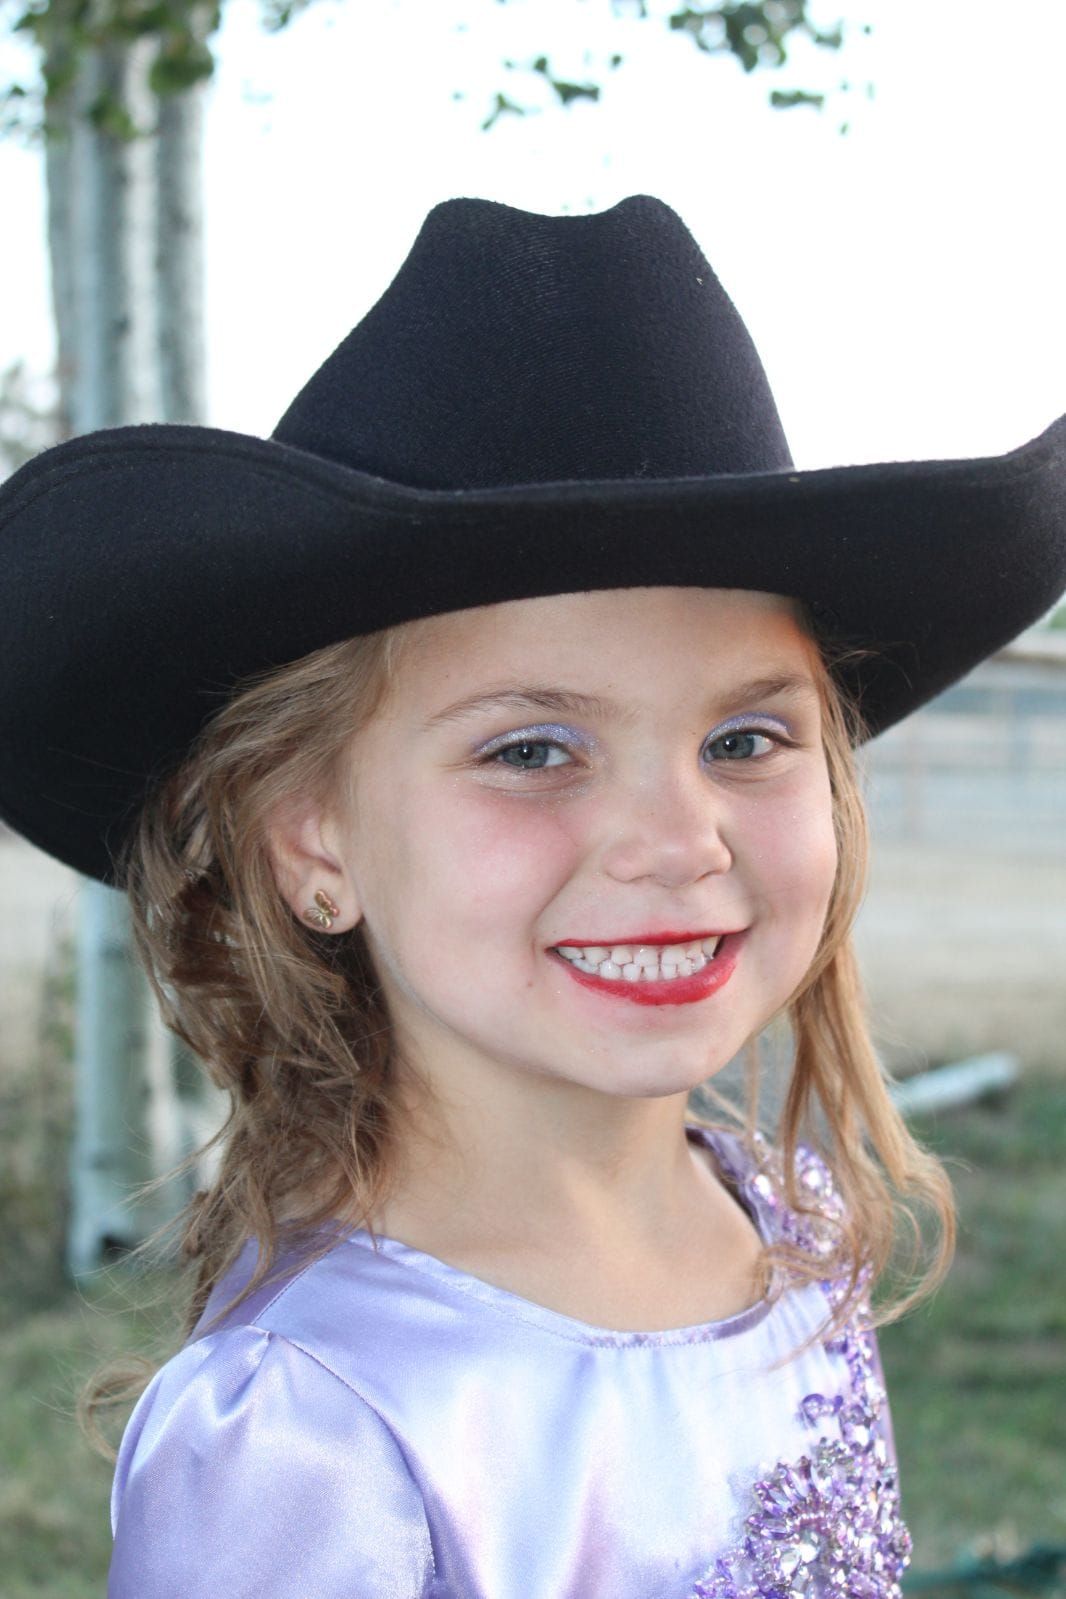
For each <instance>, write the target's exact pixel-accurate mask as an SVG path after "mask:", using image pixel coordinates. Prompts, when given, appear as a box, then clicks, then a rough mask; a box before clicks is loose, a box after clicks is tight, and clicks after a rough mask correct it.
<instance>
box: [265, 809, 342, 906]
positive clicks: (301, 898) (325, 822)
mask: <svg viewBox="0 0 1066 1599" xmlns="http://www.w3.org/2000/svg"><path fill="white" fill-rule="evenodd" d="M340 845H341V834H340V830H339V828H338V826H337V824H336V822H335V821H334V819H333V818H332V817H330V816H329V815H328V814H326V813H325V812H324V811H323V810H322V808H321V807H320V806H317V805H314V804H310V803H305V804H302V805H297V804H292V805H289V806H287V807H285V808H284V809H281V810H279V811H277V812H275V814H274V816H273V817H272V819H271V821H270V822H269V823H268V826H267V853H268V855H269V857H270V864H271V867H272V869H273V872H274V880H275V882H276V883H277V885H278V892H279V893H280V894H281V896H282V898H283V899H284V900H285V902H286V904H287V905H288V907H289V909H290V910H291V911H292V913H293V915H294V916H295V917H296V919H297V921H299V922H302V923H304V925H305V926H309V925H313V922H312V921H311V919H310V918H309V917H308V916H307V915H306V914H305V913H306V912H307V911H308V910H313V909H314V908H315V894H316V893H318V892H320V891H323V890H324V891H325V893H326V894H328V895H329V897H330V899H331V900H332V901H333V903H334V904H335V905H337V906H338V907H339V909H340V914H339V915H338V916H337V917H335V918H334V921H333V925H332V927H331V928H330V929H329V931H330V932H333V933H346V932H348V930H349V929H350V928H352V927H355V926H356V924H357V923H358V922H360V921H361V920H362V917H363V909H362V905H361V904H360V903H359V896H358V892H357V889H356V886H355V880H354V878H353V876H352V873H351V871H350V869H349V867H348V865H347V863H346V861H345V858H344V855H343V853H342V851H341V848H340Z"/></svg>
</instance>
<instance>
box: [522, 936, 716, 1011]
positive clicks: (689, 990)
mask: <svg viewBox="0 0 1066 1599" xmlns="http://www.w3.org/2000/svg"><path fill="white" fill-rule="evenodd" d="M717 936H718V935H717V934H714V933H694V934H683V935H681V936H680V937H675V936H674V935H670V936H668V937H665V938H664V937H663V935H662V934H659V935H658V936H657V937H655V938H646V939H643V940H641V939H636V938H632V939H627V940H626V942H627V943H632V944H636V943H641V942H643V943H646V944H660V943H678V944H680V943H682V942H690V941H691V939H692V938H714V937H717ZM743 941H744V932H743V931H742V932H739V933H725V934H723V935H722V937H721V941H720V943H719V945H718V948H717V950H716V951H715V953H714V956H713V957H712V959H710V960H709V961H708V962H707V964H706V966H703V967H701V969H700V970H699V971H698V972H693V973H692V975H691V977H664V978H662V979H661V980H660V981H658V982H648V981H646V980H645V979H643V978H642V979H641V980H640V981H639V982H636V983H631V982H629V981H628V979H626V978H624V977H600V976H598V975H597V974H596V973H595V972H582V971H579V970H578V968H577V967H576V966H575V965H574V964H573V962H572V961H568V960H567V959H566V957H565V955H554V956H553V959H554V960H556V961H557V962H558V963H559V965H560V966H564V967H565V968H566V970H567V971H568V972H569V974H570V976H571V977H572V978H573V980H574V982H575V983H579V984H580V985H581V987H582V988H587V989H589V990H590V991H591V992H592V993H594V994H602V995H603V996H604V998H607V999H619V1000H624V1001H627V1002H628V1003H629V1004H630V1005H692V1004H695V1003H696V1002H697V1001H698V1000H701V999H707V998H709V996H710V995H711V994H714V993H716V992H717V991H718V989H720V988H721V987H722V986H723V984H725V983H727V982H728V981H729V979H730V978H731V977H732V975H733V972H734V969H735V968H736V964H737V956H738V955H739V953H740V947H741V945H742V943H743ZM589 942H590V943H591V940H589ZM604 942H605V943H606V940H605V941H604ZM617 942H619V943H620V942H621V940H618V941H617ZM560 947H562V946H560V945H558V944H557V945H554V946H553V948H555V949H558V948H560ZM566 947H570V940H569V939H568V940H567V941H566ZM578 947H579V948H587V947H588V945H587V944H586V945H579V946H578ZM549 953H551V952H550V951H549Z"/></svg>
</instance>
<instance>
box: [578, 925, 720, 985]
mask: <svg viewBox="0 0 1066 1599" xmlns="http://www.w3.org/2000/svg"><path fill="white" fill-rule="evenodd" d="M725 936H726V935H725V933H712V934H710V935H709V936H707V937H706V938H696V939H690V940H687V941H686V942H684V943H677V944H613V945H608V944H585V945H581V944H556V945H555V946H554V953H555V954H556V955H561V956H562V958H563V959H564V960H566V961H569V963H570V964H571V965H572V966H574V967H576V969H577V970H578V971H579V972H586V973H588V974H589V975H590V976H596V977H604V978H607V979H608V981H611V980H614V981H617V982H622V983H649V982H651V983H660V982H669V981H670V980H671V979H677V978H682V977H692V976H694V975H695V973H696V972H700V971H702V970H703V968H704V967H705V966H706V965H707V964H708V962H709V961H712V960H713V959H714V956H715V954H716V952H717V950H718V946H719V944H720V943H721V942H722V939H723V938H725Z"/></svg>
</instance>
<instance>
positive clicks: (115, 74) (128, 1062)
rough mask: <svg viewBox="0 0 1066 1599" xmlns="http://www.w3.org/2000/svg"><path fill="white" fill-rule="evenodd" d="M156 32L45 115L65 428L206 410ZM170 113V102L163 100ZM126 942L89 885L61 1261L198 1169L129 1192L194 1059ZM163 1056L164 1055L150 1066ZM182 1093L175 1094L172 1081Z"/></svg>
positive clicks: (189, 255)
mask: <svg viewBox="0 0 1066 1599" xmlns="http://www.w3.org/2000/svg"><path fill="white" fill-rule="evenodd" d="M151 49H152V45H151V43H150V41H148V40H143V41H139V42H137V43H135V44H133V45H122V46H119V45H107V46H104V47H100V48H97V49H94V50H91V51H88V52H87V53H86V55H85V58H84V59H83V62H82V64H81V67H80V70H79V73H78V77H77V80H76V81H75V83H74V85H73V86H72V88H71V90H70V91H69V93H68V95H67V97H66V98H67V102H68V103H67V104H66V105H60V104H57V105H56V106H54V107H50V108H49V120H50V122H52V123H53V125H54V126H56V128H57V130H59V131H60V132H62V131H63V130H65V131H66V134H67V137H66V138H65V139H64V138H62V137H57V138H53V139H51V140H50V141H49V145H48V150H47V155H46V162H47V167H46V170H47V180H48V198H49V225H48V227H49V249H50V255H51V267H52V289H53V301H54V306H55V314H56V327H57V338H58V350H59V380H60V391H61V408H62V414H63V416H64V418H65V423H66V426H65V431H66V432H67V433H69V434H81V433H87V432H91V431H92V430H94V429H97V428H106V427H118V426H122V425H125V424H129V423H136V422H148V421H174V420H181V421H198V420H201V419H202V414H203V358H202V346H203V329H202V291H201V282H202V271H203V267H202V248H201V229H200V220H199V215H200V213H199V208H200V183H199V180H200V158H199V145H200V137H201V107H200V94H199V92H198V91H196V90H193V91H189V92H186V93H185V94H182V95H181V96H178V97H174V98H172V99H168V100H167V101H165V102H162V103H160V102H159V101H158V100H157V98H156V96H155V95H154V94H153V93H152V91H151V89H150V87H149V83H148V71H149V66H150V59H151V54H150V52H151ZM105 90H106V91H109V92H110V93H111V94H112V95H114V97H115V99H116V101H117V102H118V103H119V104H120V105H121V106H124V107H125V108H126V109H127V110H128V111H129V113H130V115H131V116H132V118H133V121H134V123H135V124H136V126H137V127H138V128H141V129H145V128H150V129H153V130H154V131H153V132H151V133H150V134H149V136H147V137H141V138H136V139H133V140H126V139H123V138H121V137H118V136H117V135H115V134H114V133H111V132H107V131H104V130H102V129H101V128H99V127H97V126H95V125H94V124H93V122H92V121H91V120H90V118H89V117H88V115H87V113H88V108H89V107H90V106H91V105H92V104H93V103H94V102H95V101H96V100H97V98H98V96H99V95H100V94H101V92H103V91H105ZM161 113H162V114H161ZM172 1044H173V1040H171V1038H170V1035H169V1034H165V1033H164V1032H163V1030H162V1024H161V1022H160V1021H159V1019H158V1016H157V1013H156V1010H155V1005H154V1002H153V1000H152V997H151V993H150V989H149V987H148V983H147V980H146V979H145V977H144V974H143V973H142V972H141V970H140V968H139V966H138V965H137V964H136V962H135V960H134V957H133V953H132V937H131V931H130V922H129V911H128V906H127V903H126V900H125V897H124V896H123V895H122V894H121V893H119V892H118V891H116V890H114V889H110V888H105V887H103V885H101V884H98V883H95V882H89V881H86V882H85V883H84V884H83V885H82V889H81V896H80V905H79V927H78V1025H77V1043H76V1052H75V1071H76V1092H75V1102H76V1130H75V1138H74V1148H73V1151H72V1170H71V1186H72V1193H71V1220H70V1227H69V1233H68V1269H69V1270H70V1272H71V1275H72V1276H74V1277H75V1278H78V1277H81V1276H84V1275H85V1274H87V1273H89V1272H91V1271H93V1270H94V1269H95V1268H96V1267H97V1266H98V1265H99V1264H100V1262H101V1260H102V1259H103V1258H105V1257H106V1256H107V1254H108V1253H109V1252H110V1251H111V1250H112V1249H114V1248H116V1247H117V1248H126V1247H129V1246H131V1245H133V1244H135V1243H137V1242H139V1241H140V1240H141V1239H143V1238H144V1237H146V1236H147V1234H148V1233H149V1232H150V1231H151V1230H152V1229H153V1228H154V1227H156V1226H158V1225H159V1224H160V1223H161V1222H163V1221H165V1220H167V1219H169V1218H170V1217H171V1216H172V1215H174V1214H175V1213H176V1211H177V1210H178V1209H179V1208H180V1206H181V1204H182V1203H183V1202H184V1200H185V1199H186V1198H187V1197H188V1194H189V1192H190V1190H191V1187H192V1181H191V1174H186V1176H185V1178H184V1179H182V1180H179V1181H177V1182H174V1183H172V1184H170V1185H167V1186H166V1187H164V1188H162V1189H159V1190H156V1191H154V1192H153V1193H152V1194H150V1195H142V1194H139V1193H138V1192H137V1190H138V1188H139V1187H140V1185H141V1184H143V1183H145V1182H147V1181H148V1180H149V1179H151V1178H152V1177H153V1175H154V1174H155V1173H156V1172H157V1170H158V1168H159V1166H160V1164H166V1165H169V1164H171V1163H172V1161H173V1160H174V1159H176V1158H181V1157H182V1156H183V1155H185V1154H187V1153H188V1152H189V1149H190V1146H191V1137H190V1134H189V1132H188V1131H187V1127H188V1126H189V1124H190V1118H189V1116H188V1115H184V1116H181V1117H180V1118H179V1113H180V1112H182V1111H183V1109H185V1108H186V1106H187V1101H188V1099H189V1094H188V1087H187V1085H188V1082H189V1071H188V1062H187V1061H186V1060H185V1059H184V1057H182V1056H180V1055H179V1057H178V1058H177V1059H175V1058H174V1056H173V1055H172V1053H171V1049H172ZM160 1062H162V1063H163V1064H162V1066H161V1065H160ZM183 1089H184V1090H185V1091H184V1092H182V1090H183Z"/></svg>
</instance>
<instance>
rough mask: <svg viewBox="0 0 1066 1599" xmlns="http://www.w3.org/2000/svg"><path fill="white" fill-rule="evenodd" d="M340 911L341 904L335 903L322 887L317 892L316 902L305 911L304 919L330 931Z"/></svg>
mask: <svg viewBox="0 0 1066 1599" xmlns="http://www.w3.org/2000/svg"><path fill="white" fill-rule="evenodd" d="M340 913H341V908H340V906H339V905H334V903H333V901H332V900H331V899H330V897H329V895H328V894H327V893H326V891H325V889H322V888H320V889H319V890H318V892H317V893H316V894H315V903H314V904H313V905H309V906H308V907H307V909H306V910H305V911H304V920H305V921H308V922H313V923H314V925H315V926H316V927H321V928H324V929H325V931H326V932H329V929H330V928H331V927H332V926H333V923H334V920H335V919H336V917H338V916H339V915H340Z"/></svg>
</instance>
